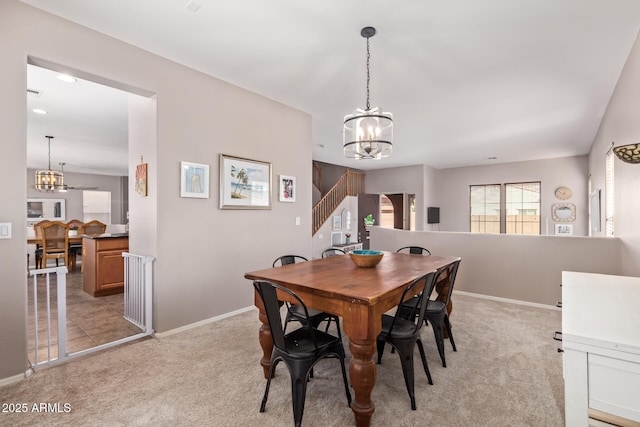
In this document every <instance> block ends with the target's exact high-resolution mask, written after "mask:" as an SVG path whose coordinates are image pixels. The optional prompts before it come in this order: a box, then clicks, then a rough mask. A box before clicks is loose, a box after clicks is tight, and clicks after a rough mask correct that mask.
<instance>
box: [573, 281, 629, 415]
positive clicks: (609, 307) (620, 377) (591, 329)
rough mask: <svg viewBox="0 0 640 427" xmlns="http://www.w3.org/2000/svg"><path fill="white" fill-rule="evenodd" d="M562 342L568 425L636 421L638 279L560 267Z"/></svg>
mask: <svg viewBox="0 0 640 427" xmlns="http://www.w3.org/2000/svg"><path fill="white" fill-rule="evenodd" d="M562 347H563V349H564V382H565V418H566V425H567V426H587V425H588V417H589V409H595V410H597V411H601V412H604V413H607V414H612V415H614V416H617V417H622V418H626V419H628V420H633V421H636V422H640V392H639V391H638V390H640V278H637V277H624V276H610V275H604V274H590V273H575V272H566V271H564V272H562Z"/></svg>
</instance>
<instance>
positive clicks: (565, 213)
mask: <svg viewBox="0 0 640 427" xmlns="http://www.w3.org/2000/svg"><path fill="white" fill-rule="evenodd" d="M551 218H552V219H553V221H555V222H573V221H575V220H576V205H574V204H573V203H555V204H553V205H552V206H551Z"/></svg>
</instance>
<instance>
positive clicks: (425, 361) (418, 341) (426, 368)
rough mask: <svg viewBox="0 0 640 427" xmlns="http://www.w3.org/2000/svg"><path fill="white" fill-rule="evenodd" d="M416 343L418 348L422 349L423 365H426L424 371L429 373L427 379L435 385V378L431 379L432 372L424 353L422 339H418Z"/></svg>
mask: <svg viewBox="0 0 640 427" xmlns="http://www.w3.org/2000/svg"><path fill="white" fill-rule="evenodd" d="M416 343H417V344H418V350H420V357H421V358H422V366H423V367H424V372H425V373H426V374H427V380H429V384H431V385H433V380H432V379H431V372H430V371H429V364H428V363H427V356H426V355H425V354H424V348H423V347H422V341H421V340H420V339H418V340H417V341H416Z"/></svg>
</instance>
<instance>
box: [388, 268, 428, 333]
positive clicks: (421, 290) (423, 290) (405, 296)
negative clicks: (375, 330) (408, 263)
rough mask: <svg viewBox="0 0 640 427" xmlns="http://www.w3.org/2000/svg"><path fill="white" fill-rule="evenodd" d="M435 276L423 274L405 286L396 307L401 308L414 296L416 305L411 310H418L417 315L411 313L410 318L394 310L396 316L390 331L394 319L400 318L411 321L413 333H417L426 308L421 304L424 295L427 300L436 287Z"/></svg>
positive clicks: (425, 305)
mask: <svg viewBox="0 0 640 427" xmlns="http://www.w3.org/2000/svg"><path fill="white" fill-rule="evenodd" d="M436 276H437V272H436V271H432V272H430V273H428V274H425V275H424V276H421V277H418V278H417V279H415V280H414V281H413V282H411V283H410V284H409V285H407V287H406V288H405V289H404V291H403V292H402V297H401V298H400V304H399V305H398V306H399V307H400V306H402V305H403V304H404V303H405V302H407V301H408V300H409V299H411V298H414V295H415V298H417V299H418V300H417V301H416V302H417V303H416V304H415V305H414V308H413V310H419V312H418V315H417V316H416V315H415V312H411V313H410V316H407V315H406V313H402V314H401V310H396V314H395V316H394V317H393V320H392V322H391V328H390V330H393V326H394V325H395V323H396V319H398V318H399V317H402V318H403V319H404V318H406V319H413V321H414V324H415V330H414V331H418V329H420V328H421V327H422V322H423V321H424V316H425V313H426V307H427V304H422V302H423V299H424V298H425V295H426V298H429V295H431V292H433V288H434V287H435V286H436Z"/></svg>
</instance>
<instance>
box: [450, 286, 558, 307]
mask: <svg viewBox="0 0 640 427" xmlns="http://www.w3.org/2000/svg"><path fill="white" fill-rule="evenodd" d="M453 293H454V294H459V295H467V296H470V297H474V298H481V299H489V300H493V301H500V302H508V303H511V304H518V305H526V306H529V307H537V308H544V309H547V310H556V311H561V309H560V308H558V307H556V306H555V305H548V304H540V303H537V302H529V301H522V300H518V299H510V298H502V297H495V296H493V295H484V294H476V293H473V292H465V291H456V290H454V291H453Z"/></svg>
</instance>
